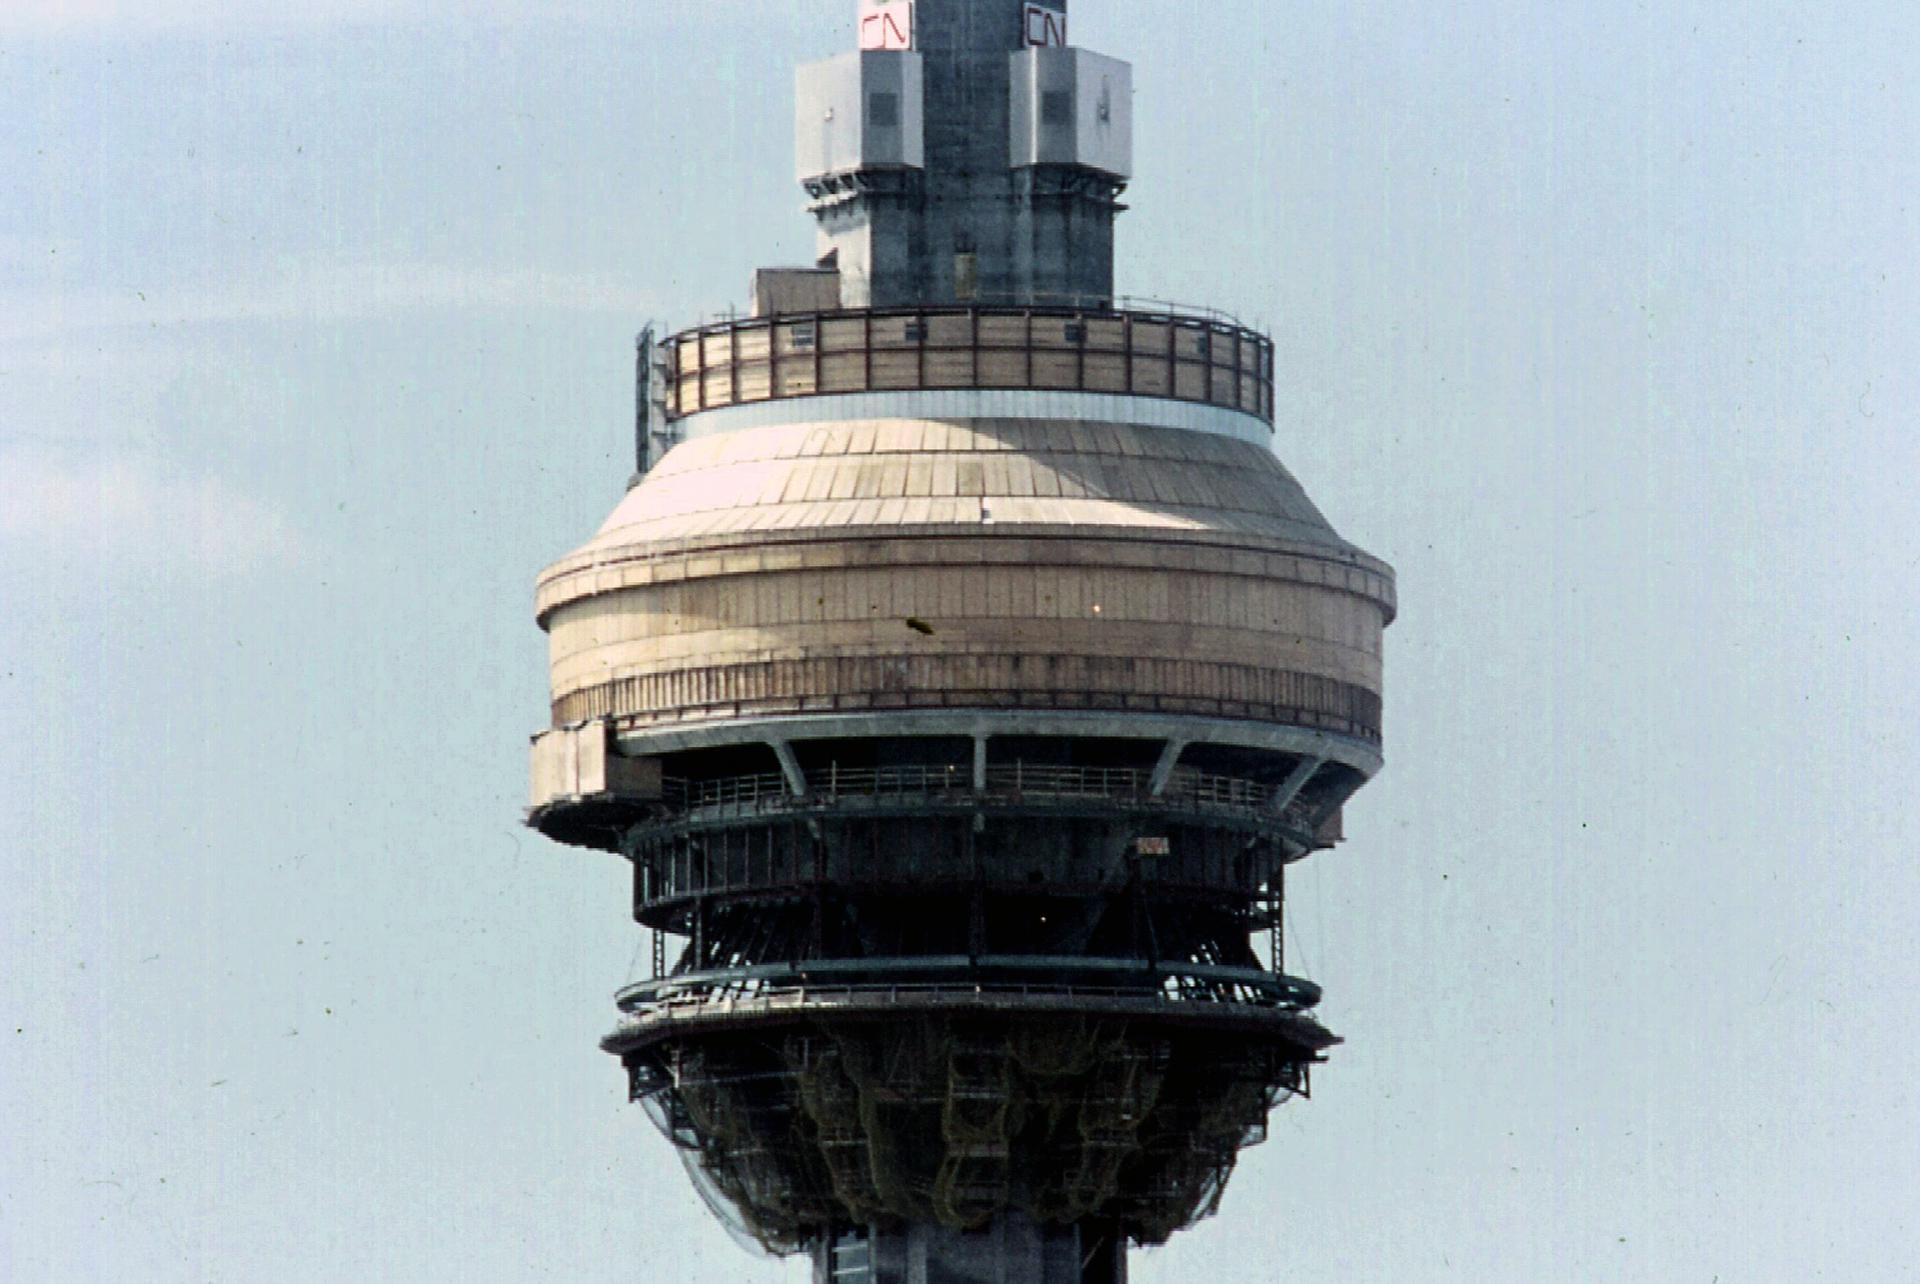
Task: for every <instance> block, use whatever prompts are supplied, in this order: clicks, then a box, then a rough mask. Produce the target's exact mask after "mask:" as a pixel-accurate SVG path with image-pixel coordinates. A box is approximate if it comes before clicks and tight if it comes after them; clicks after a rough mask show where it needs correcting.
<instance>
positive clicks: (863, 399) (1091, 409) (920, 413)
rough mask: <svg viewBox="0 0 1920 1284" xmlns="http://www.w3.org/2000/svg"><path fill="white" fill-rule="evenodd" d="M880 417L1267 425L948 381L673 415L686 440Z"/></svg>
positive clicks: (1182, 407) (1264, 441)
mask: <svg viewBox="0 0 1920 1284" xmlns="http://www.w3.org/2000/svg"><path fill="white" fill-rule="evenodd" d="M879 419H1069V420H1080V421H1090V422H1097V423H1112V424H1132V425H1138V426H1140V427H1143V428H1182V429H1185V430H1187V431H1189V432H1204V433H1213V434H1215V435H1217V436H1221V437H1233V438H1237V439H1238V440H1240V441H1250V442H1252V443H1254V444H1255V445H1257V446H1266V445H1269V444H1271V443H1272V441H1273V427H1272V425H1270V424H1268V423H1267V422H1266V421H1265V420H1264V419H1261V418H1260V417H1259V416H1258V415H1252V414H1248V413H1247V412H1246V411H1243V410H1234V409H1232V408H1230V407H1227V406H1210V405H1207V404H1206V403H1204V402H1195V401H1175V400H1172V399H1170V398H1166V397H1143V396H1138V395H1128V394H1125V393H1101V392H1052V391H1042V390H1037V389H1024V388H946V389H920V390H906V391H893V392H855V393H836V394H829V395H826V396H819V397H796V398H794V399H792V400H790V401H759V402H748V403H746V404H744V405H738V406H725V407H722V408H721V409H718V410H703V411H698V412H695V413H693V414H690V415H688V416H686V417H685V418H684V419H681V420H679V421H678V422H677V423H676V424H675V425H674V429H675V432H676V434H677V435H678V436H679V437H680V438H682V439H685V440H691V439H693V438H696V437H709V436H712V435H714V434H716V433H728V432H739V431H741V430H743V429H747V428H768V427H773V426H775V425H779V424H813V423H859V422H862V421H868V420H879Z"/></svg>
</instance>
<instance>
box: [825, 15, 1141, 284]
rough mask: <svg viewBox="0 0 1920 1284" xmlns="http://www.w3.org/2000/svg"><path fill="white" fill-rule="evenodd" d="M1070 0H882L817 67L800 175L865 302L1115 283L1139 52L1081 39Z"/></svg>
mask: <svg viewBox="0 0 1920 1284" xmlns="http://www.w3.org/2000/svg"><path fill="white" fill-rule="evenodd" d="M1066 24H1067V10H1066V4H1065V0H1055V2H1054V3H1050V4H1044V5H1043V4H1035V3H1032V2H1031V0H913V3H905V2H900V3H892V4H880V5H873V6H870V7H869V9H868V10H867V11H866V12H865V15H864V18H863V21H862V24H861V32H862V43H863V46H864V47H863V48H862V49H861V50H860V51H858V52H854V53H848V54H845V55H842V56H840V57H838V58H833V59H829V60H827V61H826V62H823V63H815V64H813V65H811V66H807V67H803V68H801V70H800V73H799V93H798V96H797V110H796V118H795V141H796V151H797V158H798V170H799V177H800V181H801V183H802V184H803V185H804V186H805V188H806V190H807V194H808V196H809V198H810V208H811V210H812V212H813V215H814V217H815V218H816V219H817V220H818V222H819V225H820V253H821V258H822V261H823V262H830V263H832V264H833V265H834V266H837V267H838V268H839V270H840V273H841V300H842V302H843V303H844V304H846V305H847V306H850V307H869V306H873V307H893V306H899V305H907V304H933V303H965V302H973V301H979V302H983V303H1002V304H1004V303H1022V304H1034V303H1039V304H1069V305H1072V306H1077V307H1085V306H1090V305H1104V304H1107V303H1110V302H1111V301H1112V298H1113V225H1114V219H1115V217H1116V215H1117V214H1118V213H1119V211H1120V210H1121V208H1122V207H1121V206H1120V204H1119V203H1118V197H1119V194H1120V192H1121V190H1122V189H1123V188H1124V187H1125V185H1126V180H1127V176H1128V173H1129V172H1130V170H1131V166H1132V143H1131V114H1132V77H1131V72H1130V69H1129V68H1128V66H1127V64H1125V63H1123V62H1119V61H1117V60H1115V59H1111V58H1103V57H1100V56H1099V55H1096V54H1091V53H1088V52H1087V51H1085V50H1080V49H1074V48H1071V47H1068V46H1066V45H1065V43H1064V41H1065V36H1066V30H1067V26H1066Z"/></svg>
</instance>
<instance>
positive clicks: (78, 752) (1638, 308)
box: [0, 0, 1920, 1284]
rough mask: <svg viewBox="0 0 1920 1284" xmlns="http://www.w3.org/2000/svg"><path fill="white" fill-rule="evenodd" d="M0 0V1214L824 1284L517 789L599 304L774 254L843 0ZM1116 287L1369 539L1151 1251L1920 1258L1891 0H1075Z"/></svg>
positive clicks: (578, 858)
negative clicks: (1804, 0)
mask: <svg viewBox="0 0 1920 1284" xmlns="http://www.w3.org/2000/svg"><path fill="white" fill-rule="evenodd" d="M247 8H248V6H245V5H240V4H236V3H233V0H227V2H224V3H222V2H218V0H146V2H145V3H140V4H135V3H131V2H129V3H124V4H122V3H115V2H114V0H83V2H80V3H71V4H58V3H53V2H52V0H5V3H4V4H0V173H3V174H4V175H5V181H4V182H0V725H4V726H5V727H6V728H7V729H8V732H9V735H10V737H11V743H12V746H13V759H14V767H13V769H12V770H11V771H9V772H7V773H5V775H4V776H3V777H0V855H3V856H4V868H5V870H6V872H7V875H8V877H7V879H6V886H7V888H8V889H9V890H8V893H7V894H6V896H5V897H4V898H0V903H3V905H4V908H0V1016H4V1029H0V1082H3V1083H4V1085H5V1088H6V1092H7V1099H8V1101H9V1103H10V1104H9V1108H8V1109H7V1110H6V1111H5V1112H4V1117H0V1277H4V1278H7V1279H9V1280H14V1279H17V1280H21V1281H40V1280H46V1281H93V1280H114V1281H129V1280H138V1281H164V1282H168V1284H171V1282H173V1281H180V1282H183V1284H185V1282H201V1281H220V1282H222V1284H225V1282H227V1281H296V1282H300V1284H306V1282H313V1284H322V1282H326V1284H330V1282H333V1281H342V1282H345V1281H355V1282H363V1281H368V1280H395V1281H418V1280H461V1281H467V1280H475V1281H520V1280H565V1281H570V1282H596V1281H609V1282H610V1281H628V1280H675V1281H681V1280H684V1281H691V1282H693V1284H722V1282H726V1284H731V1282H733V1281H768V1282H773V1281H797V1280H799V1279H801V1278H802V1273H801V1270H800V1268H799V1267H798V1266H797V1265H794V1264H787V1265H784V1266H783V1265H779V1264H769V1263H758V1264H756V1263H755V1262H754V1261H753V1260H752V1259H750V1258H748V1257H746V1256H744V1255H743V1254H741V1253H740V1252H739V1250H737V1249H736V1248H734V1247H733V1245H732V1244H731V1243H730V1242H729V1241H727V1240H726V1239H725V1237H724V1236H723V1235H722V1233H721V1232H720V1231H719V1230H718V1229H717V1227H716V1226H714V1225H713V1223H711V1221H710V1220H709V1219H708V1218H707V1217H706V1215H705V1214H704V1212H703V1211H702V1210H701V1209H700V1207H699V1205H698V1204H697V1202H696V1200H695V1197H694V1196H693V1194H692V1193H691V1190H690V1189H689V1188H688V1186H687V1185H686V1183H685V1181H684V1179H683V1178H682V1176H681V1174H680V1172H679V1167H678V1165H677V1164H676V1163H675V1162H674V1161H673V1159H672V1157H671V1156H670V1154H669V1153H668V1150H667V1148H666V1147H665V1145H664V1144H663V1143H662V1142H660V1140H659V1139H658V1138H657V1137H656V1136H655V1135H654V1134H653V1132H652V1130H651V1129H650V1128H649V1126H648V1125H647V1124H646V1122H645V1120H644V1119H643V1118H642V1117H641V1116H640V1114H639V1112H638V1111H636V1110H630V1109H628V1108H626V1107H625V1105H624V1104H623V1101H622V1095H623V1093H622V1083H621V1078H620V1075H619V1073H618V1068H617V1066H616V1065H615V1063H614V1062H613V1061H611V1060H610V1059H608V1058H606V1057H604V1056H602V1055H601V1054H600V1053H599V1052H598V1051H597V1050H596V1049H595V1047H594V1043H595V1040H596V1039H597V1037H598V1036H599V1035H600V1034H601V1033H602V1032H603V1030H604V1028H605V1027H606V1026H607V1025H608V1022H609V1013H610V1011H611V1008H610V1004H609V995H610V993H611V991H612V990H613V989H614V988H615V987H616V986H617V985H618V984H619V983H620V982H621V981H622V980H623V979H624V978H625V977H626V976H627V974H628V968H629V965H630V963H631V961H632V957H633V952H634V947H635V945H636V933H635V930H634V929H633V928H632V926H631V924H630V923H628V922H627V921H625V916H624V910H623V906H624V904H625V898H626V880H625V876H624V870H623V867H622V866H620V865H619V864H618V862H616V861H614V860H612V859H611V858H606V857H601V856H596V855H592V854H587V853H579V852H575V851H572V850H567V849H561V848H557V847H554V846H552V845H550V844H548V843H546V842H545V841H543V840H541V839H539V838H538V837H536V836H534V835H532V834H531V833H529V832H528V831H525V830H524V829H522V828H521V827H520V826H519V824H518V816H519V809H520V807H521V805H522V801H523V800H522V793H523V789H524V777H525V768H524V746H525V739H526V736H527V734H528V733H529V732H531V731H532V730H534V729H535V728H536V727H537V726H538V725H539V724H540V722H541V721H542V718H543V708H544V702H543V685H542V684H543V673H542V662H543V658H544V648H543V645H542V638H541V636H540V634H539V633H538V631H537V630H536V628H535V627H534V625H533V621H532V618H531V611H530V604H531V586H532V581H533V576H534V574H535V573H536V571H537V570H538V569H539V567H540V566H541V565H543V564H544V563H545V562H546V561H548V560H551V559H552V558H553V557H555V556H557V555H558V554H560V553H563V552H565V551H566V550H567V549H568V548H570V547H571V546H572V545H574V544H576V543H578V542H579V541H581V540H582V539H584V538H585V537H586V536H587V535H588V534H589V533H590V531H591V530H592V528H593V527H594V525H595V524H596V523H597V522H598V520H599V518H600V517H601V515H602V514H603V513H604V511H605V510H606V509H607V508H608V507H610V506H611V504H612V503H613V501H614V500H615V499H616V498H617V496H618V495H619V493H620V490H621V487H622V484H623V483H624V481H625V477H626V473H627V468H628V463H627V450H628V440H627V434H628V427H627V425H628V422H629V415H630V409H629V407H630V401H629V398H630V388H629V378H630V361H631V348H630V344H631V338H632V334H633V332H634V331H635V330H636V329H637V328H638V327H639V325H640V324H641V323H642V321H644V320H645V319H646V318H648V317H650V316H657V317H661V318H664V319H666V320H668V321H670V322H674V323H684V322H688V321H692V320H695V319H697V318H698V317H699V316H700V314H702V313H703V312H716V311H719V310H721V309H723V308H725V307H726V306H728V305H729V304H732V303H736V302H737V301H739V300H740V299H741V297H742V295H743V294H744V290H745V285H746V281H747V277H748V273H749V272H750V270H751V269H752V268H753V267H755V266H757V265H759V264H762V263H769V262H782V261H805V260H806V259H807V258H809V257H810V254H811V250H812V240H811V233H810V229H809V226H808V224H807V221H806V220H805V218H804V216H803V215H802V214H801V212H800V208H799V207H800V196H799V193H798V192H797V191H796V190H795V189H794V188H793V186H792V184H791V182H790V179H789V177H788V175H789V173H790V166H789V154H788V153H789V146H790V143H789V140H790V136H791V134H790V127H789V123H788V122H789V110H790V103H789V99H790V88H789V87H790V85H791V65H792V64H793V63H794V62H796V61H798V60H800V59H803V58H810V57H815V56H820V55H823V54H826V53H829V52H834V51H837V50H838V49H840V48H843V47H845V46H846V45H847V44H848V43H849V39H850V35H849V33H850V31H851V16H850V15H851V11H852V9H853V0H803V2H801V3H791V4H772V3H758V4H756V3H748V2H747V0H728V2H722V3H693V2H692V0H645V2H644V3H638V4H624V5H615V4H607V3H592V2H589V0H573V2H569V3H545V4H538V5H535V4H527V5H524V6H518V5H511V4H508V3H506V2H505V0H488V2H487V3H485V4H473V3H453V2H452V0H445V2H443V3H405V2H403V0H305V2H304V3H302V4H299V5H297V6H296V5H291V4H289V5H285V6H281V5H277V4H276V5H267V4H264V3H262V4H258V5H257V6H254V7H253V8H252V10H251V12H242V13H236V12H235V10H245V9H247ZM1073 21H1074V24H1075V26H1074V35H1075V37H1076V41H1077V42H1078V43H1082V44H1085V45H1087V46H1089V47H1092V48H1095V49H1098V50H1100V51H1102V52H1107V53H1111V54H1113V55H1116V56H1119V57H1124V58H1128V59H1131V60H1132V61H1134V62H1135V64H1136V67H1137V71H1136V86H1137V91H1138V93H1137V98H1138V101H1137V106H1136V120H1137V127H1138V130H1139V138H1138V140H1137V149H1136V155H1137V158H1138V168H1139V170H1140V174H1139V177H1138V179H1137V180H1136V185H1135V187H1134V189H1133V191H1132V192H1131V193H1130V200H1131V203H1132V204H1133V207H1134V209H1133V212H1132V213H1130V214H1128V215H1127V216H1126V217H1125V219H1124V221H1123V224H1122V230H1121V264H1122V265H1121V277H1122V288H1123V289H1125V290H1127V291H1128V292H1131V293H1136V294H1149V295H1160V296H1167V297H1174V298H1179V299H1184V300H1192V301H1196V302H1207V303H1213V304H1216V305H1218V306H1222V307H1226V308H1229V309H1232V310H1234V311H1237V312H1239V313H1240V314H1241V315H1243V316H1245V317H1247V318H1248V319H1250V320H1251V319H1259V320H1261V321H1262V322H1263V323H1264V324H1266V325H1267V326H1268V327H1270V328H1271V329H1272V331H1273V333H1274V336H1275V338H1276V341H1277V343H1278V346H1279V363H1280V371H1281V381H1282V394H1281V415H1280V417H1281V430H1280V433H1279V436H1278V448H1279V450H1280V452H1281V454H1282V456H1283V458H1284V459H1285V460H1286V462H1287V463H1288V464H1289V465H1290V466H1291V467H1293V468H1294V470H1295V471H1296V472H1297V473H1298V474H1299V475H1300V476H1301V478H1302V480H1303V481H1305V483H1306V484H1307V485H1308V487H1309V488H1310V489H1311V490H1312V492H1313V493H1314V495H1315V496H1316V497H1317V498H1318V499H1319V501H1320V502H1321V505H1322V507H1323V508H1324V509H1325V510H1326V511H1327V512H1328V514H1329V515H1330V516H1331V517H1332V518H1333V520H1334V521H1335V523H1336V524H1337V525H1338V526H1339V527H1340V529H1341V530H1342V532H1343V533H1344V534H1346V535H1348V536H1349V537H1350V538H1353V539H1355V540H1356V541H1358V542H1360V543H1362V544H1363V545H1365V546H1366V547H1367V548H1369V549H1370V550H1372V551H1374V552H1376V553H1378V554H1380V555H1382V556H1384V557H1386V558H1388V559H1389V560H1391V561H1392V562H1393V563H1394V564H1395V565H1396V566H1397V567H1398V569H1399V572H1400V576H1401V581H1400V582H1401V597H1402V616H1401V619H1400V622H1399V623H1398V624H1397V625H1396V626H1395V627H1394V629H1393V630H1392V631H1391V633H1390V634H1389V638H1388V642H1389V684H1390V685H1389V695H1388V710H1389V767H1388V770H1387V772H1386V773H1385V775H1383V776H1382V777H1381V778H1380V779H1379V780H1378V781H1377V782H1375V783H1374V784H1373V785H1372V786H1370V787H1369V788H1368V789H1367V790H1366V791H1365V792H1364V793H1363V794H1362V795H1361V796H1360V798H1359V799H1358V800H1357V802H1356V803H1355V805H1354V806H1353V807H1351V808H1350V809H1349V813H1348V830H1349V835H1350V840H1349V842H1348V843H1347V844H1346V845H1345V846H1344V847H1343V848H1342V849H1340V850H1339V851H1338V852H1336V853H1333V854H1330V855H1325V856H1322V857H1319V858H1317V859H1316V860H1315V861H1312V862H1309V864H1308V866H1307V867H1306V871H1305V873H1304V874H1303V876H1301V877H1300V878H1299V879H1298V881H1297V884H1296V896H1295V904H1294V909H1293V913H1294V938H1295V940H1296V942H1297V944H1298V946H1299V949H1298V950H1297V951H1296V954H1295V958H1294V961H1295V963H1296V964H1297V965H1300V966H1302V967H1303V969H1304V970H1306V971H1308V972H1309V973H1310V974H1311V975H1313V976H1314V977H1315V978H1316V979H1318V980H1320V981H1321V982H1323V983H1324V984H1325V985H1326V987H1327V992H1328V1001H1327V1004H1326V1007H1325V1009H1324V1012H1325V1016H1326V1018H1327V1020H1328V1022H1329V1023H1330V1024H1331V1025H1332V1026H1333V1027H1334V1028H1335V1029H1337V1030H1338V1031H1340V1032H1341V1033H1342V1034H1344V1035H1345V1036H1347V1038H1348V1040H1349V1042H1348V1044H1347V1045H1346V1046H1345V1047H1343V1048H1341V1049H1339V1050H1338V1052H1337V1054H1336V1056H1335V1058H1334V1062H1333V1064H1332V1065H1331V1066H1329V1067H1327V1068H1326V1069H1325V1071H1324V1072H1323V1073H1322V1074H1320V1075H1317V1076H1316V1078H1315V1089H1316V1095H1315V1099H1314V1101H1313V1102H1312V1103H1310V1104H1306V1103H1302V1104H1296V1105H1294V1106H1291V1107H1289V1108H1287V1109H1286V1110H1285V1111H1283V1112H1282V1113H1281V1114H1280V1115H1278V1116H1277V1117H1276V1119H1275V1121H1274V1129H1273V1139H1272V1141H1271V1142H1270V1143H1269V1144H1268V1145H1266V1146H1265V1147H1263V1148H1261V1149H1259V1150H1257V1151H1254V1152H1251V1153H1250V1154H1249V1155H1248V1156H1247V1158H1246V1160H1245V1161H1244V1163H1243V1164H1242V1167H1241V1170H1240V1172H1239V1174H1238V1176H1237V1177H1236V1178H1235V1180H1234V1184H1233V1186H1232V1188H1231V1190H1230V1192H1229V1195H1228V1198H1227V1201H1226V1205H1225V1208H1224V1210H1223V1212H1222V1214H1221V1215H1220V1216H1219V1217H1218V1218H1217V1219H1215V1220H1214V1221H1212V1222H1210V1223H1208V1224H1206V1225H1205V1226H1204V1227H1203V1228H1201V1229H1200V1230H1199V1231H1198V1232H1196V1233H1192V1234H1189V1235H1187V1236H1185V1237H1183V1238H1181V1239H1179V1240H1177V1241H1176V1242H1175V1243H1174V1245H1173V1246H1171V1247H1170V1248H1168V1249H1165V1250H1163V1251H1161V1252H1158V1253H1155V1254H1150V1255H1144V1256H1142V1257H1141V1258H1140V1259H1139V1260H1138V1263H1137V1266H1136V1271H1137V1276H1136V1277H1137V1279H1139V1280H1140V1281H1142V1282H1143V1284H1173V1282H1174V1281H1189V1280H1193V1279H1207V1280H1210V1281H1212V1282H1213V1284H1256V1282H1265V1281H1276V1280H1291V1279H1307V1278H1316V1277H1318V1278H1328V1279H1339V1280H1365V1281H1372V1280H1391V1281H1409V1282H1417V1281H1427V1280H1461V1281H1475V1282H1483V1281H1536V1280H1570V1281H1589V1280H1621V1281H1646V1280H1659V1281H1668V1280H1673V1281H1699V1284H1709V1282H1710V1281H1713V1280H1715V1279H1718V1280H1720V1281H1723V1282H1724V1284H1734V1282H1735V1281H1756V1280H1757V1281H1770V1280H1807V1279H1830V1280H1842V1281H1857V1280H1881V1279H1888V1280H1892V1279H1908V1278H1920V1225H1916V1214H1915V1213H1914V1211H1913V1209H1914V1206H1915V1204H1914V1195H1913V1192H1914V1189H1915V1187H1916V1185H1920V1146H1917V1145H1916V1142H1915V1139H1916V1137H1920V1075H1916V1073H1915V1071H1914V1066H1915V1065H1916V1063H1920V1034H1916V1022H1915V1020H1914V1018H1913V1011H1914V996H1915V994H1916V993H1920V958H1917V957H1916V954H1915V950H1914V946H1913V936H1914V931H1915V926H1916V918H1917V915H1916V910H1920V872H1916V862H1915V859H1914V857H1915V854H1916V852H1920V818H1916V809H1915V806H1914V802H1913V796H1914V792H1915V783H1914V782H1915V779H1916V777H1920V736H1917V733H1916V726H1920V660H1917V659H1916V655H1920V605H1917V603H1920V595H1916V592H1915V587H1914V585H1915V580H1916V576H1917V575H1920V510H1917V509H1916V502H1915V501H1916V490H1917V489H1920V447H1917V446H1916V443H1915V438H1914V429H1915V424H1916V417H1917V412H1920V374H1917V373H1916V372H1917V371H1920V209H1916V204H1915V202H1916V195H1917V194H1920V88H1917V83H1916V77H1915V75H1914V70H1915V68H1916V67H1920V19H1916V17H1915V15H1914V10H1913V7H1912V6H1911V5H1910V4H1906V3H1884V4H1845V3H1842V4H1832V5H1809V4H1787V3H1773V4H1763V3H1746V4H1743V3H1726V2H1724V0H1722V2H1719V3H1664V4H1642V5H1624V4H1597V3H1566V2H1563V3H1550V4H1549V3H1542V4H1534V5H1513V4H1495V3H1489V2H1487V0H1467V2H1464V3H1458V4H1452V5H1437V4H1433V3H1430V2H1429V0H1420V2H1417V3H1416V2H1415V0H1404V2H1399V3H1394V2H1385V0H1382V2H1377V3H1364V2H1362V3H1346V4H1331V3H1304V2H1302V3H1287V4H1281V3H1274V2H1273V0H1222V2H1221V3H1218V4H1215V5H1211V6H1205V7H1202V6H1190V5H1181V6H1171V5H1167V4H1164V3H1149V2H1148V0H1076V3H1075V6H1074V17H1073Z"/></svg>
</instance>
